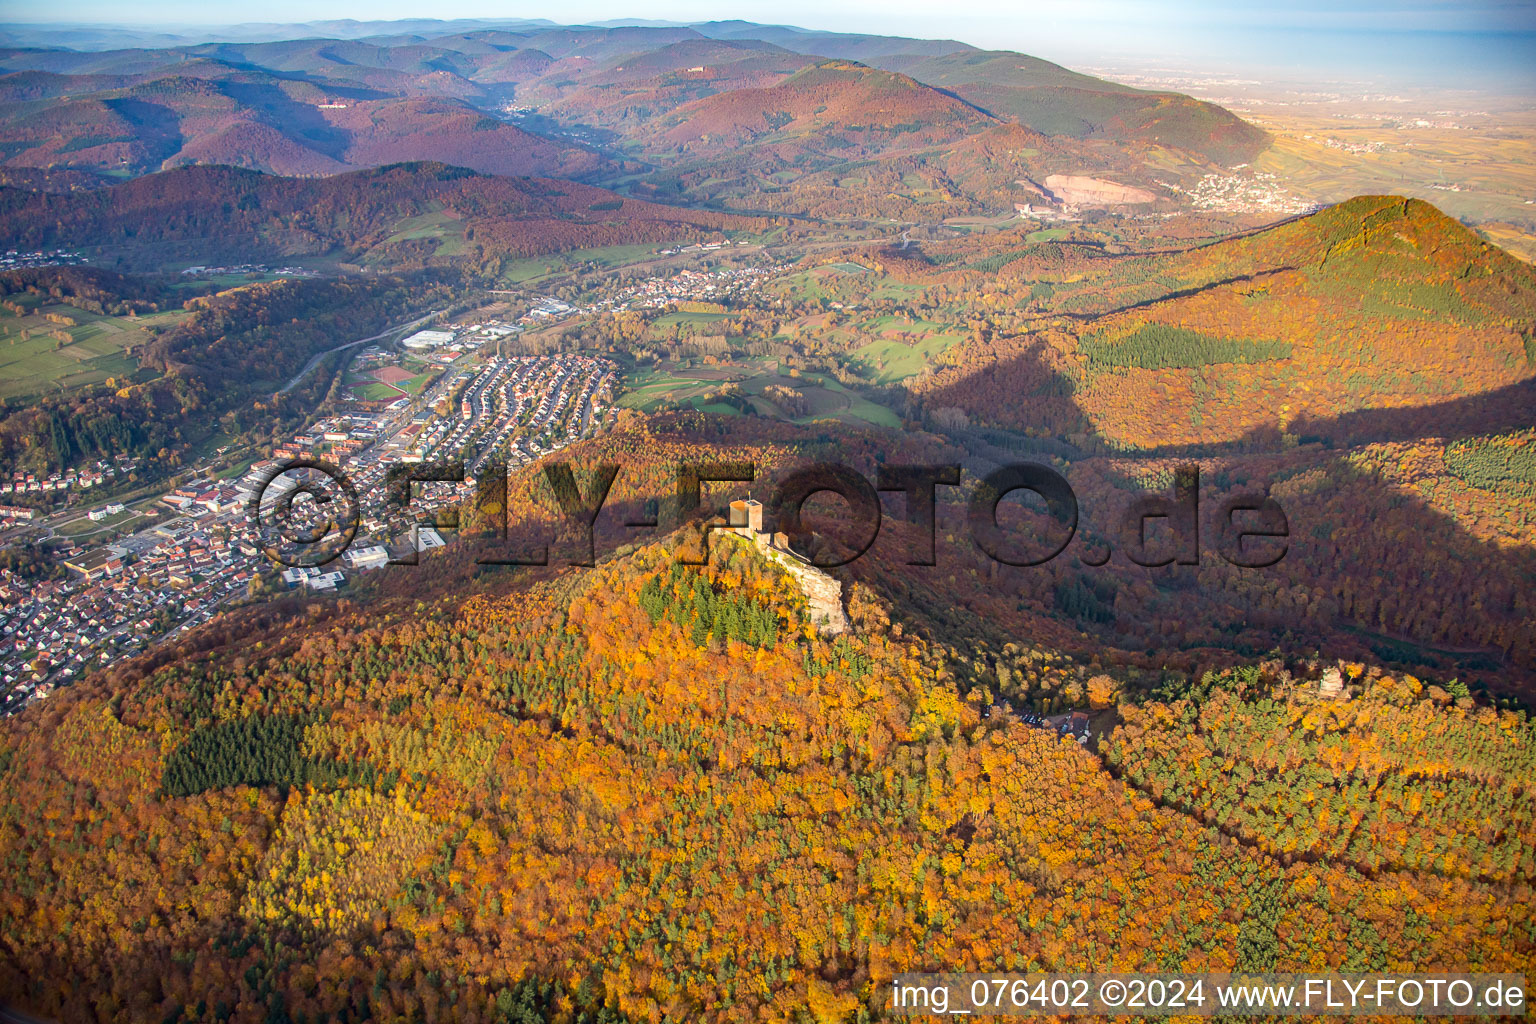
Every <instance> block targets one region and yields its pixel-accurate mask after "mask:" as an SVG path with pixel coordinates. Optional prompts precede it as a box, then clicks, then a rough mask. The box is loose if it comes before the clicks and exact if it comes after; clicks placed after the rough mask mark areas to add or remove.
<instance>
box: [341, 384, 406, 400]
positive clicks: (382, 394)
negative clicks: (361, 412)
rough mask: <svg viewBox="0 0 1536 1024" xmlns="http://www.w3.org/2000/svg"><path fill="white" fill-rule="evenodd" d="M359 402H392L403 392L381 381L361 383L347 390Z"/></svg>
mask: <svg viewBox="0 0 1536 1024" xmlns="http://www.w3.org/2000/svg"><path fill="white" fill-rule="evenodd" d="M347 390H348V391H350V392H351V393H352V397H353V398H355V399H357V400H358V401H359V402H392V401H394V400H395V399H397V398H400V397H402V396H403V395H404V394H405V392H403V391H401V390H400V389H399V388H396V387H393V386H391V385H389V384H385V383H384V382H382V381H377V380H375V381H363V382H359V383H357V384H353V385H351V386H350V387H349V388H347Z"/></svg>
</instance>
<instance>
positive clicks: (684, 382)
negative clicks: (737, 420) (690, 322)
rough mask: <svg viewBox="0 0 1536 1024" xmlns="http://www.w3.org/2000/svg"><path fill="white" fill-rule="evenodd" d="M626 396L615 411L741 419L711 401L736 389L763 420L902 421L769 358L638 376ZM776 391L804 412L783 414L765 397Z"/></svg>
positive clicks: (835, 386) (895, 424) (883, 424)
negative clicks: (799, 402)
mask: <svg viewBox="0 0 1536 1024" xmlns="http://www.w3.org/2000/svg"><path fill="white" fill-rule="evenodd" d="M625 384H626V387H627V390H626V391H625V393H624V394H623V395H622V396H621V397H620V398H619V400H618V405H619V406H620V407H622V408H627V409H638V410H640V411H642V412H650V411H652V410H654V409H656V408H658V407H659V406H660V405H661V404H662V403H663V402H676V403H679V404H684V405H690V406H692V407H693V408H695V409H698V410H700V411H702V412H711V413H718V414H721V415H730V416H735V415H740V414H741V410H740V409H738V408H736V407H735V406H733V405H729V404H727V403H725V402H721V401H717V400H715V396H716V395H718V394H719V392H720V389H721V388H722V387H724V386H725V385H727V384H735V385H736V386H737V388H738V389H739V390H740V393H741V396H742V398H744V399H745V400H746V402H747V404H749V405H750V406H751V407H752V408H753V409H754V410H756V411H757V413H758V414H759V415H761V416H771V417H774V418H776V419H784V420H790V421H792V422H795V423H810V422H813V421H815V420H823V419H835V420H843V421H845V422H861V423H866V424H874V425H875V426H880V427H890V428H893V429H896V428H900V426H901V420H900V418H899V417H898V416H897V415H896V414H895V413H893V412H892V411H891V410H890V409H887V408H886V407H885V406H883V405H877V404H876V403H874V402H871V401H869V400H868V399H866V398H863V397H861V396H860V395H858V394H857V393H855V392H853V391H849V390H848V389H847V388H845V387H843V386H842V385H841V384H839V383H838V382H837V381H835V380H832V379H830V378H827V377H822V376H821V375H819V374H804V375H802V376H798V377H791V376H787V375H784V374H781V373H779V371H778V365H777V361H776V360H774V359H772V358H768V357H761V358H754V359H743V360H739V361H737V362H734V363H723V364H720V365H718V366H699V367H684V366H666V367H655V368H647V369H644V370H639V371H637V372H634V373H632V374H630V375H629V377H628V378H627V379H626V381H625ZM774 385H777V386H779V387H783V388H790V389H793V390H794V391H796V392H798V393H799V394H800V395H801V397H802V399H803V402H804V411H803V412H801V411H800V410H790V409H785V408H783V407H781V406H780V405H778V404H777V403H776V402H775V401H774V400H773V399H771V398H769V397H768V396H767V395H766V394H765V393H764V392H765V391H766V390H767V389H768V388H769V387H771V386H774Z"/></svg>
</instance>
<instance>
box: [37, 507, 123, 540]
mask: <svg viewBox="0 0 1536 1024" xmlns="http://www.w3.org/2000/svg"><path fill="white" fill-rule="evenodd" d="M142 518H144V516H143V513H141V512H138V511H136V510H135V509H131V508H125V509H123V510H122V511H121V512H119V513H117V514H116V515H110V516H107V517H106V518H105V519H101V520H98V521H92V520H91V518H90V517H89V516H87V515H85V514H84V513H81V514H80V516H79V518H77V519H71V520H69V521H68V522H67V523H62V524H60V525H59V526H56V527H54V532H55V533H58V534H61V535H62V536H65V537H85V536H88V535H91V534H96V533H104V532H106V531H108V530H112V531H114V532H116V531H117V528H118V527H121V526H123V525H124V524H127V523H130V522H132V521H133V520H135V519H142Z"/></svg>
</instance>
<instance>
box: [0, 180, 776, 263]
mask: <svg viewBox="0 0 1536 1024" xmlns="http://www.w3.org/2000/svg"><path fill="white" fill-rule="evenodd" d="M423 217H425V218H428V219H430V220H431V221H433V222H435V223H438V224H441V225H443V226H444V231H443V232H442V234H447V235H451V236H452V240H453V242H454V243H456V244H455V245H454V246H453V247H452V248H453V253H454V258H455V261H456V262H458V263H459V264H461V265H464V266H468V267H471V268H477V269H487V270H490V271H494V269H495V268H496V267H497V266H499V264H500V262H501V261H504V260H507V259H510V258H512V257H515V256H529V255H533V254H536V253H545V252H559V251H561V250H565V249H575V248H582V247H589V246H598V245H616V244H629V243H636V242H650V243H656V242H663V241H672V240H675V239H690V238H699V237H718V232H720V231H722V230H723V229H725V228H728V227H732V228H751V227H754V226H759V225H761V224H762V223H763V222H762V221H759V220H756V219H753V218H745V217H733V216H731V215H728V214H720V213H713V212H708V211H698V210H688V209H682V208H678V207H671V206H660V205H657V204H655V203H648V202H644V201H641V200H636V199H627V198H623V197H620V196H617V195H615V194H614V193H611V192H608V191H605V190H603V189H599V188H592V187H589V186H585V185H578V184H575V183H572V182H565V181H553V180H546V179H540V178H499V177H492V176H490V175H481V174H476V173H475V172H473V171H469V170H466V169H464V168H461V167H449V166H446V165H444V164H441V163H422V164H401V165H399V166H394V167H385V168H381V169H379V170H373V171H359V172H357V173H354V174H345V175H339V176H337V177H332V178H321V179H308V178H280V177H275V176H273V175H267V174H258V173H256V172H254V171H245V170H237V169H234V168H229V167H189V168H182V169H179V170H174V171H166V172H163V173H161V174H155V175H150V176H148V177H144V178H138V179H136V180H133V181H129V182H124V183H123V184H120V185H116V186H114V187H112V188H107V189H100V190H93V191H83V192H70V193H39V192H34V191H30V190H27V189H20V188H14V187H0V231H4V232H5V234H6V235H7V237H9V238H12V239H14V240H15V242H16V244H18V245H23V246H30V247H50V246H69V247H83V248H87V249H93V250H95V249H100V250H101V251H103V252H104V253H106V254H107V255H108V258H120V259H123V260H125V261H126V262H127V263H128V264H129V265H130V266H144V265H148V266H159V265H160V264H162V263H164V262H167V261H170V260H173V259H184V260H195V259H208V260H220V259H222V260H228V261H231V262H235V261H239V262H245V261H248V260H249V259H250V258H252V257H256V258H267V259H271V258H278V257H285V256H298V255H326V254H340V255H343V256H347V257H351V258H356V259H360V258H364V257H369V258H371V259H373V260H375V261H377V262H380V263H383V264H385V265H386V266H387V267H395V266H398V265H400V264H402V263H404V264H410V263H413V262H414V263H420V262H422V261H424V260H428V259H431V258H432V257H433V256H434V252H435V250H436V249H437V248H438V247H439V246H440V245H442V244H443V243H438V242H434V241H430V240H429V241H415V242H413V241H412V240H410V239H408V238H404V237H399V236H402V235H404V234H407V233H408V232H406V231H404V230H403V229H402V228H403V226H404V225H407V223H408V222H410V223H414V222H412V221H411V218H423Z"/></svg>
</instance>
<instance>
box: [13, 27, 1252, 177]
mask: <svg viewBox="0 0 1536 1024" xmlns="http://www.w3.org/2000/svg"><path fill="white" fill-rule="evenodd" d="M288 30H291V31H292V32H294V33H298V34H300V35H303V36H304V37H303V38H294V37H291V36H290V37H288V38H269V37H270V36H273V35H275V34H276V35H280V34H281V33H282V32H284V31H288ZM312 33H320V36H319V37H316V36H315V35H314V34H312ZM91 38H92V37H89V36H88V35H82V34H80V33H74V34H71V33H55V34H54V35H48V34H46V33H39V32H37V31H32V30H27V31H19V32H18V31H16V30H14V29H13V30H11V31H9V32H8V33H6V34H5V35H0V39H9V40H10V41H12V42H13V43H16V44H22V45H13V46H12V47H11V48H9V49H0V101H3V103H4V106H3V109H0V166H5V167H12V168H34V169H38V170H49V171H57V170H62V169H70V170H77V171H87V172H93V173H102V174H111V175H115V176H121V175H130V176H131V175H139V174H146V173H152V172H154V171H157V170H163V169H166V168H170V167H175V166H179V165H181V164H187V163H223V164H230V165H233V166H242V167H250V168H253V169H257V170H263V171H270V172H273V173H279V174H290V175H303V176H308V175H324V174H336V173H341V172H343V171H347V170H352V169H358V168H364V167H372V166H380V165H383V164H388V163H394V162H399V161H406V160H425V159H440V160H444V161H447V162H451V163H454V164H458V165H462V166H466V167H471V168H474V169H476V170H480V171H485V172H488V173H496V174H511V175H538V176H552V177H560V178H569V179H574V180H582V181H591V182H596V183H608V182H617V181H621V180H633V179H634V176H635V174H636V172H640V173H641V174H642V175H648V176H649V179H656V178H657V177H658V175H659V176H660V177H661V178H666V177H667V176H668V174H669V173H670V172H672V171H674V170H681V169H680V168H677V167H675V166H674V163H675V157H676V156H677V155H678V154H677V153H676V152H674V150H675V149H676V148H677V147H679V146H680V147H682V148H684V149H686V150H688V151H689V152H691V153H696V151H697V150H698V146H699V145H700V144H701V143H703V144H704V146H705V149H706V150H707V149H709V148H710V147H711V146H714V147H716V148H718V147H719V146H721V145H731V144H735V143H742V142H756V141H758V140H759V139H760V138H761V137H762V136H764V135H766V134H768V133H769V132H771V131H776V130H779V129H782V128H786V127H788V128H789V129H790V130H791V133H794V132H797V131H798V132H799V133H800V134H801V135H806V136H808V135H809V134H814V133H823V134H827V135H829V136H831V138H830V139H829V141H828V144H827V145H826V146H822V145H819V144H816V143H807V145H806V146H802V151H803V152H805V153H806V154H807V156H814V159H811V160H810V162H809V163H808V164H805V165H803V170H805V171H807V172H810V173H814V172H815V171H817V170H819V169H821V168H822V167H823V166H827V165H829V164H831V163H836V162H837V161H838V160H841V159H846V158H847V157H878V156H883V155H884V154H885V153H886V152H887V151H888V150H889V149H890V148H891V146H890V143H891V142H892V140H890V139H886V138H870V137H855V136H846V135H841V134H839V133H841V132H843V131H844V129H846V128H851V129H853V130H854V131H855V133H857V132H858V131H860V130H863V129H866V128H874V129H876V130H888V129H890V128H892V127H894V126H902V127H903V128H904V130H905V133H906V134H908V135H911V136H913V137H912V138H909V139H906V140H902V141H904V142H912V141H917V140H926V141H931V142H942V143H944V144H946V145H947V144H953V143H956V142H958V141H959V140H960V139H961V138H962V137H963V136H964V135H966V134H969V133H974V132H978V131H984V130H986V129H988V128H990V127H992V126H995V125H996V124H1017V125H1019V126H1021V127H1023V128H1026V129H1029V130H1030V131H1033V132H1038V133H1039V134H1041V135H1044V136H1048V137H1055V138H1058V139H1061V140H1063V141H1066V140H1078V141H1083V142H1093V143H1110V144H1113V145H1114V146H1117V147H1120V148H1122V149H1123V150H1124V151H1125V154H1126V157H1125V160H1124V161H1123V162H1129V163H1135V162H1138V161H1142V160H1143V159H1144V158H1150V156H1151V154H1152V153H1153V152H1154V151H1156V152H1157V153H1159V154H1161V156H1160V157H1159V158H1158V160H1157V162H1158V164H1159V166H1161V167H1163V168H1164V170H1165V171H1166V169H1167V168H1168V167H1172V168H1173V170H1172V171H1167V173H1173V174H1175V176H1177V173H1179V169H1180V168H1183V170H1184V171H1185V172H1188V173H1195V172H1196V171H1200V170H1208V169H1209V168H1210V167H1212V166H1214V165H1220V164H1230V163H1234V162H1238V161H1241V160H1246V159H1249V158H1251V157H1252V156H1253V155H1255V154H1256V153H1257V152H1259V151H1260V150H1262V149H1263V148H1264V147H1265V146H1267V144H1268V136H1267V135H1266V134H1265V133H1264V132H1263V131H1261V130H1260V129H1258V128H1256V127H1254V126H1252V125H1249V124H1247V123H1246V122H1244V121H1242V120H1241V119H1239V118H1237V117H1236V116H1234V115H1232V114H1231V113H1230V112H1228V111H1226V110H1223V109H1222V108H1220V107H1217V106H1214V105H1212V104H1208V103H1203V102H1200V101H1196V100H1193V99H1190V98H1189V97H1187V96H1182V95H1179V94H1175V93H1162V92H1146V91H1142V90H1137V89H1132V88H1130V87H1128V86H1124V85H1119V84H1117V83H1112V82H1106V81H1103V80H1101V79H1097V78H1092V77H1090V76H1087V75H1081V74H1077V73H1075V72H1071V71H1069V70H1067V69H1065V68H1061V67H1059V66H1057V65H1055V64H1051V63H1050V62H1048V61H1043V60H1040V59H1038V58H1035V57H1029V56H1026V55H1023V54H1016V53H1010V52H1006V51H983V50H978V49H976V48H975V47H972V46H969V45H967V44H965V43H961V42H957V41H954V40H919V39H906V38H902V37H894V36H877V35H865V34H855V33H834V32H815V31H807V30H803V29H798V28H791V27H787V26H765V25H755V24H752V23H748V22H737V21H719V22H703V23H698V24H694V25H614V26H612V27H591V26H560V25H554V24H550V23H545V22H527V21H520V22H514V23H504V22H503V23H493V22H488V21H472V22H428V21H410V22H400V23H367V24H364V25H357V24H351V23H317V24H315V25H311V26H290V27H283V26H275V27H272V29H271V31H267V30H266V29H262V30H259V31H258V30H257V29H255V28H250V29H247V28H237V29H232V30H231V31H230V32H228V33H226V34H225V36H224V37H223V38H219V39H214V40H206V39H205V40H202V41H195V42H187V43H181V44H178V45H164V44H165V43H167V42H170V41H171V40H169V39H167V38H165V37H163V36H154V37H151V38H148V39H146V40H145V41H146V42H150V43H152V44H155V45H151V46H148V47H145V46H132V47H118V48H106V49H102V48H91V47H89V45H88V44H89V43H90V42H91ZM101 38H102V39H103V40H106V41H110V42H128V41H130V39H129V38H124V37H121V36H112V37H105V36H104V37H101ZM45 39H46V40H54V41H56V42H58V41H65V42H73V43H76V44H77V45H78V46H79V47H80V48H69V47H67V46H59V45H54V46H52V47H39V46H37V45H35V44H36V43H38V42H40V41H43V40H45ZM29 44H30V45H29ZM828 62H833V64H829V63H828ZM836 62H842V64H841V65H836ZM856 67H857V68H863V69H865V70H864V71H862V72H856V71H855V70H854V69H855V68H856ZM838 75H841V76H842V81H839V82H832V81H820V82H817V81H814V80H816V79H828V78H835V77H837V76H838ZM882 76H884V77H882ZM876 83H878V84H876ZM843 85H849V86H852V87H853V91H852V92H850V93H848V94H847V95H842V94H839V95H837V96H835V97H834V96H832V95H831V94H830V93H829V90H836V89H838V88H840V87H841V86H843ZM832 99H835V100H836V102H835V103H833V102H828V100H832ZM887 101H889V102H887ZM817 108H822V109H817ZM658 118H659V119H660V121H661V123H662V124H664V126H665V127H658V123H657V119H658ZM743 118H744V120H743ZM925 133H926V134H925ZM706 137H710V138H711V139H713V140H714V141H712V142H708V143H705V142H704V140H705V138H706ZM807 147H808V148H807ZM904 148H907V149H910V148H911V147H910V146H907V147H904ZM1075 152H1078V153H1079V157H1080V159H1079V160H1078V163H1079V164H1080V165H1082V166H1063V167H1053V168H1051V170H1053V171H1058V172H1062V173H1076V172H1078V171H1081V170H1085V169H1088V165H1092V164H1094V163H1099V164H1102V163H1103V161H1104V160H1105V159H1106V156H1105V153H1104V152H1103V151H1100V150H1093V149H1083V150H1080V151H1075ZM637 158H638V160H639V161H640V162H639V163H638V164H636V163H635V162H634V161H635V160H636V159H637ZM774 171H775V172H776V173H777V172H782V173H788V171H787V170H786V169H785V168H775V169H774ZM706 177H708V176H707V175H706ZM778 184H782V183H781V182H779V183H772V185H766V186H765V185H764V183H761V182H759V183H756V184H752V185H750V186H748V187H746V191H748V192H750V191H753V190H760V189H761V188H763V187H768V188H770V189H771V188H772V187H776V186H777V185H778ZM961 191H965V189H964V188H962V189H961ZM699 198H712V197H711V196H708V195H706V196H701V197H699Z"/></svg>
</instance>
